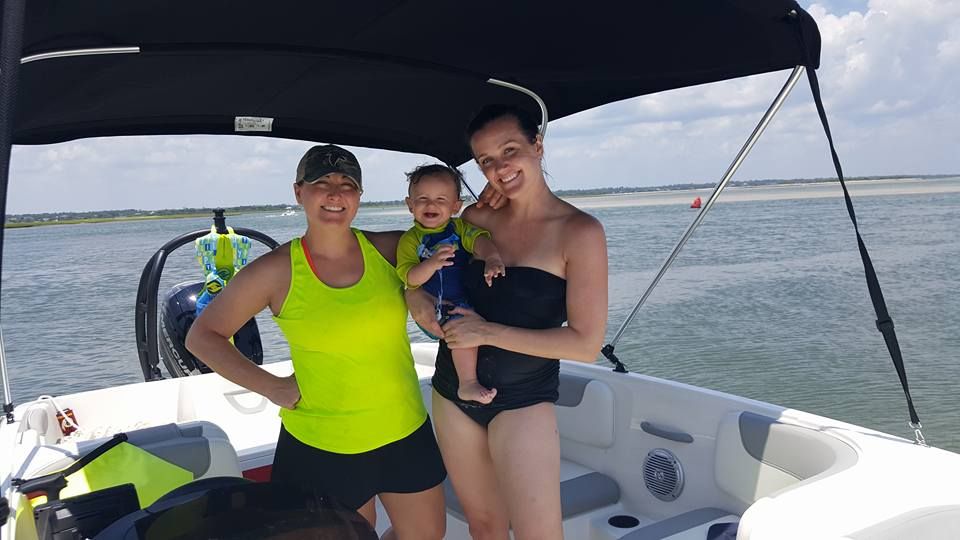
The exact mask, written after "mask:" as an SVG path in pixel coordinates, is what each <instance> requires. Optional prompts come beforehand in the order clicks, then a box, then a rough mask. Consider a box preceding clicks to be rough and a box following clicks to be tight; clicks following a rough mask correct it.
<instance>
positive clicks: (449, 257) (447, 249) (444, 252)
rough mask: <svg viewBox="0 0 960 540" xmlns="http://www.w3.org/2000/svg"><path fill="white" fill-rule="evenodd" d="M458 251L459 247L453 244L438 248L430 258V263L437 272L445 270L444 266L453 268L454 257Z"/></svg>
mask: <svg viewBox="0 0 960 540" xmlns="http://www.w3.org/2000/svg"><path fill="white" fill-rule="evenodd" d="M456 251H457V247H456V246H454V245H453V244H443V245H440V246H437V248H436V250H435V251H434V252H433V255H431V256H430V258H429V259H427V260H428V261H430V264H432V265H433V267H434V268H436V269H437V270H439V269H441V268H443V267H444V266H453V256H454V254H455V253H456Z"/></svg>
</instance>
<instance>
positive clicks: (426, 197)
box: [406, 173, 463, 229]
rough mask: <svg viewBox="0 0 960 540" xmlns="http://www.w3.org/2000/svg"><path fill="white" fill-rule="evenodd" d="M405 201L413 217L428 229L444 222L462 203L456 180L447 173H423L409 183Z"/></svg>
mask: <svg viewBox="0 0 960 540" xmlns="http://www.w3.org/2000/svg"><path fill="white" fill-rule="evenodd" d="M406 202H407V208H409V209H410V213H411V214H413V219H415V220H417V223H419V224H420V225H422V226H424V227H426V228H428V229H435V228H437V227H440V226H442V225H444V224H446V223H447V221H450V218H451V217H453V215H454V214H456V213H457V212H459V211H460V207H461V206H462V205H463V201H461V200H460V194H459V193H457V188H456V182H455V180H454V179H453V177H452V176H450V175H449V174H447V173H438V174H428V175H424V176H422V177H420V179H419V180H417V182H416V183H411V184H410V196H409V197H407V198H406Z"/></svg>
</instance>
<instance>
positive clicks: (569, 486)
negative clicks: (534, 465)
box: [443, 460, 620, 521]
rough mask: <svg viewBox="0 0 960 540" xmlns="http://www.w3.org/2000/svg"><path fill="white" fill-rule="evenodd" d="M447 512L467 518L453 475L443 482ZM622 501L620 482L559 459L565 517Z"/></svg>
mask: <svg viewBox="0 0 960 540" xmlns="http://www.w3.org/2000/svg"><path fill="white" fill-rule="evenodd" d="M443 493H444V497H446V500H447V512H448V513H450V514H453V515H454V516H455V517H457V518H459V519H460V520H461V521H466V517H465V516H464V514H463V507H462V506H461V505H460V500H459V499H457V494H456V493H454V491H453V484H451V483H450V477H447V479H446V480H444V482H443ZM619 501H620V486H619V485H617V483H616V481H614V479H613V478H610V477H609V476H607V475H605V474H601V473H598V472H596V471H594V470H591V469H588V468H586V467H583V466H581V465H577V464H576V463H573V462H570V461H567V460H560V510H561V513H562V515H563V519H565V520H566V519H570V518H573V517H576V516H579V515H581V514H587V513H589V512H593V511H594V510H598V509H600V508H603V507H605V506H610V505H613V504H616V503H617V502H619Z"/></svg>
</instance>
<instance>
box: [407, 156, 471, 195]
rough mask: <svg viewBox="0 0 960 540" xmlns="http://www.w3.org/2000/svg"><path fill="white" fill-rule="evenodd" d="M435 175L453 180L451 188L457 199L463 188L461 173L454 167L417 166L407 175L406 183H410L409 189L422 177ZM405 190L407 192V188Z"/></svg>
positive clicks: (436, 164) (439, 165)
mask: <svg viewBox="0 0 960 540" xmlns="http://www.w3.org/2000/svg"><path fill="white" fill-rule="evenodd" d="M435 174H446V175H449V176H450V177H451V178H453V187H454V189H455V190H456V192H457V198H459V197H460V190H461V189H462V186H463V173H461V172H460V170H459V169H457V168H456V167H449V166H447V165H441V164H439V163H431V164H430V165H419V166H418V167H417V168H416V169H414V170H412V171H410V172H408V173H407V182H410V187H413V186H415V185H416V184H417V183H418V182H420V180H423V177H424V176H432V175H435ZM407 189H408V190H409V188H407Z"/></svg>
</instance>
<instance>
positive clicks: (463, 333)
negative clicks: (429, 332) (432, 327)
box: [443, 307, 496, 349]
mask: <svg viewBox="0 0 960 540" xmlns="http://www.w3.org/2000/svg"><path fill="white" fill-rule="evenodd" d="M450 313H451V314H452V315H461V317H459V318H457V319H453V320H451V321H448V322H447V323H446V324H444V325H443V332H444V335H445V336H444V340H445V341H446V342H447V346H448V347H450V348H451V349H469V348H472V347H479V346H480V345H491V344H492V343H491V338H492V336H493V332H494V329H495V327H496V325H494V324H493V323H490V322H487V320H486V319H484V318H483V317H481V316H480V315H477V312H476V311H474V310H472V309H470V308H463V307H456V308H454V309H451V310H450Z"/></svg>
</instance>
